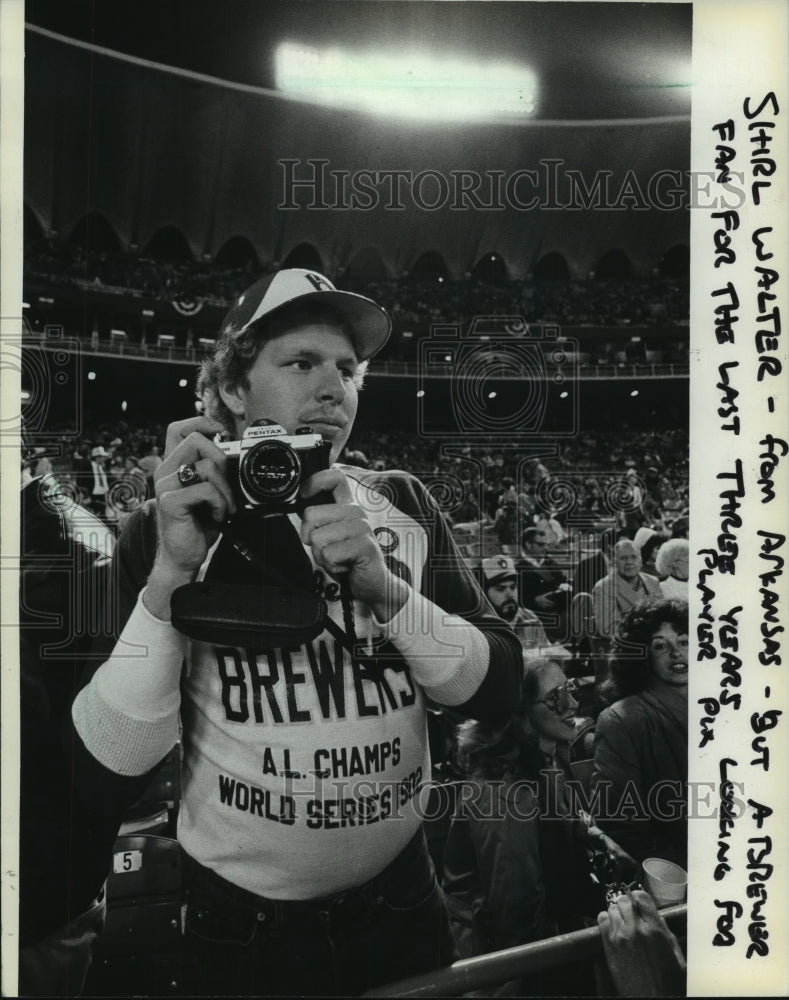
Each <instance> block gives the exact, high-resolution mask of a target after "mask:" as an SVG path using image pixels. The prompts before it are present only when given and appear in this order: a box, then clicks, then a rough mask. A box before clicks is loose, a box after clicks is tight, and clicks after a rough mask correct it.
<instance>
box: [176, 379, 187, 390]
mask: <svg viewBox="0 0 789 1000" xmlns="http://www.w3.org/2000/svg"><path fill="white" fill-rule="evenodd" d="M188 384H189V383H188V382H187V381H186V379H185V378H182V379H181V380H180V381H179V382H178V385H179V386H180V387H181V388H182V389H185V388H186V387H187V385H188Z"/></svg>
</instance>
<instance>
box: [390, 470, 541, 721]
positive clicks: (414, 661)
mask: <svg viewBox="0 0 789 1000" xmlns="http://www.w3.org/2000/svg"><path fill="white" fill-rule="evenodd" d="M398 475H399V476H401V477H403V478H402V480H401V481H400V482H399V483H398V486H399V488H400V489H399V496H398V498H397V501H396V502H397V503H398V505H401V504H402V508H403V509H404V510H405V512H406V513H408V514H410V515H411V516H412V517H415V519H417V520H419V522H420V523H421V524H422V526H423V527H424V529H425V531H426V532H427V534H428V538H429V549H428V557H427V560H426V562H425V566H424V570H423V574H422V580H421V587H420V590H419V592H418V593H416V592H415V591H412V594H411V596H410V597H409V601H408V602H407V604H406V607H405V608H403V609H402V610H401V612H400V613H399V614H398V615H397V616H395V620H393V623H390V628H389V633H390V637H391V638H392V641H393V642H394V643H395V645H396V646H397V648H398V649H399V651H400V652H401V653H402V654H403V656H404V657H405V658H406V659H407V660H408V662H409V665H410V666H411V668H412V671H413V673H414V676H415V677H416V679H417V680H418V681H419V683H420V684H421V685H422V686H423V688H424V689H425V691H426V693H427V694H428V696H429V697H430V698H432V699H433V700H434V701H435V702H437V703H438V704H441V705H445V706H446V707H449V708H452V710H453V711H455V712H458V713H459V714H461V715H466V716H468V717H470V718H476V719H485V720H490V721H496V720H500V719H504V718H506V716H507V715H508V714H510V712H511V711H512V709H513V707H514V706H515V705H517V704H518V701H519V699H520V682H521V674H522V670H523V653H522V649H521V644H520V641H519V640H518V637H517V636H516V635H515V634H514V632H513V631H512V629H510V628H509V626H508V625H507V624H506V622H503V621H502V620H501V619H500V618H499V617H498V615H496V614H495V612H494V611H493V609H492V608H491V607H490V605H489V603H488V601H487V599H486V598H485V596H484V594H483V593H482V591H481V589H480V587H479V585H478V583H477V581H476V580H475V578H474V575H473V573H472V572H471V570H470V568H469V567H468V566H467V565H466V564H465V562H464V561H463V558H462V557H461V555H460V552H459V551H458V548H457V546H456V545H455V542H454V540H453V538H452V536H451V534H450V531H449V528H448V525H447V522H446V520H445V519H444V517H443V515H442V513H441V511H440V510H439V509H438V507H437V505H436V504H435V502H434V501H433V499H432V498H431V497H430V495H429V494H428V493H427V491H426V490H425V488H424V486H422V484H421V483H420V482H419V481H418V480H417V479H416V478H415V477H413V476H407V477H406V476H405V474H404V473H400V474H398ZM398 619H399V620H398ZM425 623H427V626H426V625H425Z"/></svg>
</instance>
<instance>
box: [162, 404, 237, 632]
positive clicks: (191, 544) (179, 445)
mask: <svg viewBox="0 0 789 1000" xmlns="http://www.w3.org/2000/svg"><path fill="white" fill-rule="evenodd" d="M222 429H223V427H222V425H221V424H219V423H217V421H215V420H211V419H209V418H208V417H192V418H191V419H189V420H180V421H177V422H176V423H173V424H170V426H169V427H168V428H167V443H166V446H165V459H164V461H163V462H162V464H161V465H160V466H159V468H158V469H157V470H156V472H155V473H154V485H155V489H156V497H157V501H158V503H157V524H158V535H159V549H158V552H157V554H156V562H155V563H154V567H153V570H152V571H151V575H150V577H149V579H148V586H147V589H146V593H145V604H146V607H147V608H148V610H149V611H150V612H151V614H153V615H155V616H156V617H157V618H162V619H169V617H170V595H171V594H172V592H173V590H175V588H176V587H178V586H180V585H181V584H183V583H189V582H191V581H192V580H193V579H194V578H195V575H196V574H197V571H198V570H199V568H200V566H201V565H202V564H203V561H204V560H205V558H206V556H207V555H208V550H209V549H210V548H211V546H212V545H213V544H214V542H215V541H216V539H217V537H218V535H219V529H220V525H221V524H222V523H223V522H224V521H225V519H226V518H227V517H228V516H229V515H230V514H232V513H235V509H236V507H235V501H234V500H233V495H232V492H231V490H230V486H229V485H228V482H227V479H226V478H225V467H226V464H227V460H226V458H225V456H224V454H223V452H222V451H221V450H220V449H219V448H217V446H216V445H215V444H214V443H213V442H212V441H210V440H209V438H208V437H207V435H214V434H216V433H217V432H218V431H221V430H222ZM188 464H192V465H194V468H195V471H196V473H197V476H198V478H197V479H196V480H195V482H194V483H192V484H191V485H188V486H184V485H183V484H182V483H181V482H180V480H179V479H178V470H179V469H180V467H181V466H182V465H188Z"/></svg>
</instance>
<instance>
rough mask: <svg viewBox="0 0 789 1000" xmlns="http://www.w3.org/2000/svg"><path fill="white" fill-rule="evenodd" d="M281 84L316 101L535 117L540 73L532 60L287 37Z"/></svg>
mask: <svg viewBox="0 0 789 1000" xmlns="http://www.w3.org/2000/svg"><path fill="white" fill-rule="evenodd" d="M274 72H275V82H276V86H277V87H278V88H279V89H280V90H282V91H284V92H285V93H287V94H292V95H293V96H294V97H299V98H302V99H304V100H308V101H312V102H313V103H316V104H324V105H329V106H331V107H338V108H350V109H357V110H360V111H368V112H372V113H374V114H381V115H393V116H396V117H400V118H411V119H414V118H417V119H423V120H426V121H442V122H443V121H484V120H485V119H488V118H495V117H499V116H502V115H504V116H513V117H515V116H517V117H523V116H527V115H532V114H533V113H534V109H535V106H536V100H537V79H536V77H535V75H534V73H533V72H532V71H531V70H530V69H528V68H527V67H525V66H515V65H507V64H502V63H498V62H497V63H493V62H489V63H479V62H473V61H471V60H468V59H464V58H460V57H455V58H451V57H444V58H438V57H436V56H434V55H429V54H428V53H425V52H410V53H404V52H398V53H395V52H346V51H342V50H340V49H334V48H332V49H317V48H310V47H307V46H304V45H299V44H296V43H293V42H283V43H282V44H281V45H279V46H278V48H277V51H276V54H275V57H274Z"/></svg>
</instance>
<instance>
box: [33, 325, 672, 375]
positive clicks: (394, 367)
mask: <svg viewBox="0 0 789 1000" xmlns="http://www.w3.org/2000/svg"><path fill="white" fill-rule="evenodd" d="M23 339H24V341H25V342H27V341H30V342H32V343H35V344H37V345H39V346H41V347H43V348H44V349H46V350H53V351H55V350H63V344H62V342H61V341H58V340H57V339H51V340H50V339H48V337H47V335H46V332H39V331H34V330H31V329H26V330H25V331H24V338H23ZM75 339H78V340H79V344H80V349H81V350H82V351H84V352H85V353H86V354H90V355H94V356H96V357H110V358H117V357H128V358H133V359H135V360H149V361H158V362H161V361H164V362H169V363H170V364H179V365H183V364H198V363H199V362H200V361H201V360H202V358H203V357H204V355H205V352H204V350H203V349H201V348H200V347H196V346H192V347H182V346H180V345H178V344H172V345H168V346H162V347H160V346H158V345H157V344H139V343H134V342H133V341H129V340H118V341H117V342H111V341H108V340H96V339H92V338H91V337H89V336H81V337H79V338H75ZM577 374H578V377H579V378H580V379H583V380H584V381H610V380H616V379H633V378H637V379H676V378H683V379H686V378H688V377H689V374H690V366H689V364H688V363H687V362H664V363H660V364H652V363H646V362H644V363H643V364H631V363H627V362H622V363H619V364H600V365H590V364H581V365H579V366H578V368H577ZM370 375H371V376H376V377H384V378H416V377H417V376H420V375H421V376H422V377H425V376H426V372H425V370H424V368H421V367H420V366H419V364H417V362H415V361H374V362H373V367H372V370H371V372H370ZM456 376H457V371H456V369H455V368H454V367H453V366H452V365H435V364H431V365H430V373H429V377H430V378H443V379H448V378H454V377H456ZM486 376H487V377H492V373H491V372H486ZM496 378H499V379H503V380H514V381H518V380H519V379H522V378H523V376H522V375H519V374H518V373H517V372H512V371H510V370H507V369H506V368H505V367H502V369H501V370H500V371H498V372H497V373H496ZM546 378H550V375H547V374H546Z"/></svg>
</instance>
